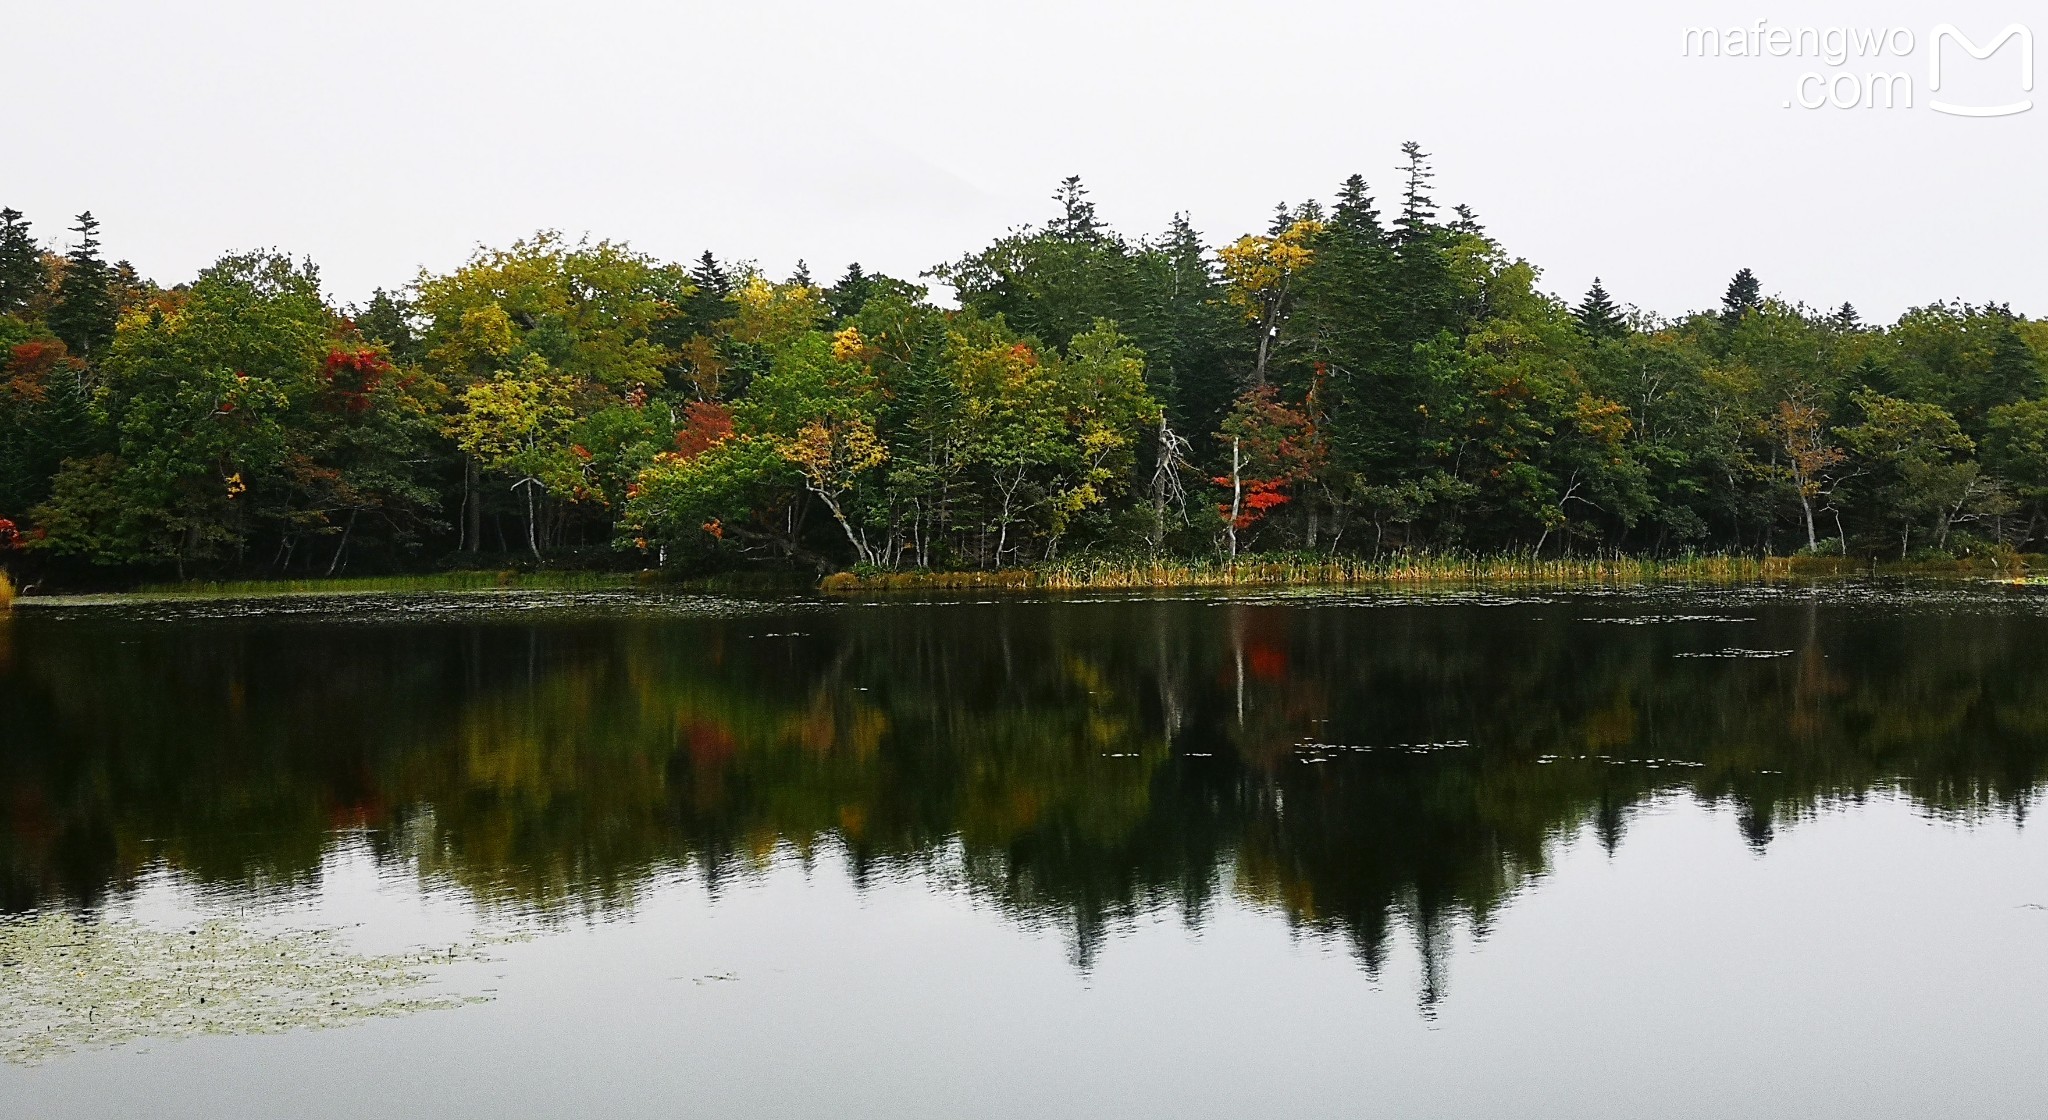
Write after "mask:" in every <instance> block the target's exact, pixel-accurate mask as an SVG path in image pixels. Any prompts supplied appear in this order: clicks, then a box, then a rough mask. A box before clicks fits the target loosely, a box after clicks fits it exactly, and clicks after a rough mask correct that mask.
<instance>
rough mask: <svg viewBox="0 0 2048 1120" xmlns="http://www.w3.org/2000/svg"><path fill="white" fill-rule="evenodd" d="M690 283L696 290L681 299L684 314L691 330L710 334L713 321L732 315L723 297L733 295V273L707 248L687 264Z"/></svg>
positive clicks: (730, 308)
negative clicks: (692, 261) (690, 264)
mask: <svg viewBox="0 0 2048 1120" xmlns="http://www.w3.org/2000/svg"><path fill="white" fill-rule="evenodd" d="M690 285H691V286H692V287H693V288H695V289H696V290H695V291H693V292H691V293H690V297H689V298H688V299H687V300H685V301H684V302H683V317H684V318H685V319H687V320H688V321H689V324H690V329H691V331H692V333H695V334H701V335H707V336H708V335H710V334H711V333H713V324H715V323H717V322H718V321H719V320H721V319H725V318H728V317H730V316H731V315H732V306H731V305H730V304H728V303H727V302H726V297H727V296H729V295H731V294H732V275H731V274H730V273H728V272H727V271H726V270H725V266H723V265H721V264H719V263H718V258H717V257H714V256H712V255H711V250H709V249H706V250H704V253H703V255H702V256H700V257H698V258H697V263H696V264H695V265H692V266H691V267H690Z"/></svg>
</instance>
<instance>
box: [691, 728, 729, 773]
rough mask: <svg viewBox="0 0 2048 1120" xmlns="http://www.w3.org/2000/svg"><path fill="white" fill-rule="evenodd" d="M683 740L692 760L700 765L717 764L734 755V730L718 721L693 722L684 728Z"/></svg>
mask: <svg viewBox="0 0 2048 1120" xmlns="http://www.w3.org/2000/svg"><path fill="white" fill-rule="evenodd" d="M683 742H684V744H685V745H686V746H687V748H688V750H689V752H690V761H691V762H693V763H695V764H696V765H698V766H717V765H718V764H720V763H722V762H724V761H725V760H726V759H728V758H731V757H732V753H733V747H734V745H735V744H734V743H733V739H732V732H730V731H727V730H726V729H725V728H724V727H722V726H720V725H719V724H716V723H706V722H692V723H690V724H689V725H688V726H686V727H684V728H683Z"/></svg>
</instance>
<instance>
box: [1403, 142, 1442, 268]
mask: <svg viewBox="0 0 2048 1120" xmlns="http://www.w3.org/2000/svg"><path fill="white" fill-rule="evenodd" d="M1401 154H1402V155H1403V156H1405V157H1407V160H1408V162H1407V165H1406V166H1405V167H1403V168H1402V170H1401V174H1402V176H1403V177H1404V178H1405V179H1406V185H1405V186H1404V187H1403V188H1402V191H1401V216H1400V217H1398V218H1396V219H1394V229H1395V230H1396V232H1395V234H1394V240H1395V242H1396V243H1398V244H1403V245H1405V244H1408V243H1410V242H1414V241H1420V240H1424V239H1426V238H1428V237H1429V236H1430V234H1431V233H1432V232H1433V230H1434V229H1435V224H1436V201H1435V200H1434V199H1432V198H1431V197H1430V195H1429V181H1430V180H1431V179H1432V178H1434V177H1435V176H1436V172H1435V171H1434V170H1432V169H1431V168H1430V166H1429V153H1428V152H1425V151H1423V150H1422V145H1420V144H1418V143H1416V142H1415V141H1413V140H1410V141H1408V142H1407V143H1405V144H1402V145H1401Z"/></svg>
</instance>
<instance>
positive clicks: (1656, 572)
mask: <svg viewBox="0 0 2048 1120" xmlns="http://www.w3.org/2000/svg"><path fill="white" fill-rule="evenodd" d="M1793 574H1794V573H1793V562H1792V560H1791V558H1789V557H1783V556H1767V557H1754V556H1722V555H1715V556H1688V557H1682V558H1676V559H1663V560H1656V559H1638V558H1630V557H1621V558H1614V557H1565V558H1561V559H1538V558H1536V557H1534V556H1529V555H1514V554H1506V555H1496V556H1479V555H1428V556H1424V555H1395V556H1386V557H1381V558H1379V559H1366V558H1362V557H1343V556H1338V557H1321V556H1285V555H1283V556H1250V557H1240V558H1239V559H1238V560H1237V561H1235V562H1231V561H1227V560H1179V559H1170V558H1162V559H1156V560H1155V559H1150V558H1144V557H1122V558H1102V559H1092V558H1091V559H1080V560H1068V561H1061V562H1059V563H1055V564H1044V565H1038V566H1034V567H1028V568H1007V569H1002V570H999V571H966V572H925V571H919V572H872V571H870V572H840V573H838V574H835V575H831V576H827V577H825V580H824V582H823V583H822V584H821V585H820V587H821V589H822V590H824V591H825V592H826V593H828V594H845V593H849V592H864V591H919V590H934V591H942V590H971V589H989V590H1004V589H1009V590H1047V591H1069V590H1072V591H1079V590H1114V589H1139V588H1177V587H1273V586H1284V585H1302V586H1314V585H1342V584H1375V583H1383V584H1522V585H1535V586H1558V587H1562V586H1573V585H1585V586H1601V585H1614V584H1644V583H1706V584H1739V583H1759V582H1764V581H1767V580H1773V579H1783V578H1788V577H1790V576H1791V575H1793Z"/></svg>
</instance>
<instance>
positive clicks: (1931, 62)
mask: <svg viewBox="0 0 2048 1120" xmlns="http://www.w3.org/2000/svg"><path fill="white" fill-rule="evenodd" d="M2015 35H2017V36H2018V37H2019V40H2020V89H2022V90H2025V91H2026V92H2028V93H2032V92H2033V90H2034V33H2033V32H2031V31H2029V30H2027V29H2026V28H2025V27H2024V26H2022V25H2020V24H2017V23H2015V24H2013V25H2012V26H2011V27H2008V28H2006V29H2005V30H2003V31H2001V32H1999V33H1998V35H1997V37H1996V38H1994V39H1992V40H1991V45H1989V46H1986V47H1979V46H1978V45H1977V44H1976V43H1975V42H1974V41H1973V40H1971V38H1970V37H1969V36H1968V35H1965V34H1963V33H1962V32H1961V31H1958V30H1956V26H1955V24H1952V23H1944V24H1942V25H1941V26H1940V27H1937V28H1935V29H1934V33H1933V37H1932V38H1933V42H1932V46H1933V50H1932V51H1931V52H1930V57H1929V59H1928V63H1927V67H1928V69H1927V88H1928V91H1929V92H1934V91H1938V90H1940V89H1941V43H1942V40H1943V39H1953V40H1955V43H1956V45H1957V46H1959V47H1961V48H1963V50H1964V51H1965V52H1966V53H1968V54H1969V56H1970V57H1971V58H1977V59H1984V58H1990V57H1991V56H1992V55H1993V54H1994V53H1996V52H1997V50H1998V48H2000V47H2002V46H2004V45H2005V41H2006V40H2007V39H2010V38H2012V37H2014V36H2015ZM1927 107H1928V108H1930V109H1933V110H1934V111H1935V112H1937V113H1949V114H1952V115H1954V116H1958V117H2009V116H2012V115H2013V114H2014V113H2024V112H2026V111H2027V110H2029V109H2031V108H2033V107H2034V102H2033V100H2032V99H2031V98H2022V99H2020V100H2018V101H2014V102H2010V103H2008V104H2005V105H1955V104H1951V103H1949V102H1946V101H1933V100H1930V101H1929V102H1928V103H1927Z"/></svg>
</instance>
